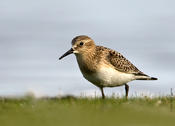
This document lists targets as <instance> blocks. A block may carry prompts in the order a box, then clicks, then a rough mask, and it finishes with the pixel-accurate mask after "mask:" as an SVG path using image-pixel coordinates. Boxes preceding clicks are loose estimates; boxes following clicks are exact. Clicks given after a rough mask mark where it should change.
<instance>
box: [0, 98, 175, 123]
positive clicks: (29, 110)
mask: <svg viewBox="0 0 175 126" xmlns="http://www.w3.org/2000/svg"><path fill="white" fill-rule="evenodd" d="M172 104H175V99H174V100H173V102H172ZM170 106H171V99H170V98H167V97H164V98H154V99H150V98H133V99H129V100H128V101H127V100H125V99H114V98H109V99H105V100H102V99H87V98H71V97H66V98H61V99H58V98H52V99H51V98H45V99H34V98H30V97H26V98H21V99H3V98H1V99H0V126H98V125H100V126H171V125H172V126H174V125H175V107H174V106H172V112H171V110H170ZM173 109H174V110H173Z"/></svg>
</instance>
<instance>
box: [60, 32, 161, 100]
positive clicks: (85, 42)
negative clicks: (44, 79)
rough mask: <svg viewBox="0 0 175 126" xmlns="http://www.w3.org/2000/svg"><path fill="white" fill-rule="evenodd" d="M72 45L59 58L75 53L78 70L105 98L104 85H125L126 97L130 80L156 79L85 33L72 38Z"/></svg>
mask: <svg viewBox="0 0 175 126" xmlns="http://www.w3.org/2000/svg"><path fill="white" fill-rule="evenodd" d="M71 43H72V47H71V49H69V50H68V51H67V52H66V53H64V54H63V55H62V56H61V57H60V58H59V60H61V59H62V58H64V57H66V56H67V55H70V54H75V56H76V60H77V63H78V65H79V68H80V71H81V73H82V74H83V76H84V78H85V79H86V80H88V81H89V82H91V83H92V84H94V85H95V86H97V87H98V88H99V89H100V91H101V95H102V99H104V98H105V94H104V90H103V89H104V88H105V87H118V86H125V97H126V99H127V98H128V92H129V85H128V84H127V83H128V82H130V81H134V80H157V79H158V78H155V77H151V76H148V75H146V74H144V73H143V72H142V71H140V70H139V69H138V68H137V67H136V66H134V65H133V64H132V63H131V62H130V61H129V60H128V59H126V58H125V57H124V56H123V55H122V54H121V53H119V52H117V51H115V50H113V49H110V48H107V47H104V46H98V45H96V44H95V42H94V40H93V39H91V38H90V37H89V36H86V35H79V36H76V37H75V38H73V39H72V42H71Z"/></svg>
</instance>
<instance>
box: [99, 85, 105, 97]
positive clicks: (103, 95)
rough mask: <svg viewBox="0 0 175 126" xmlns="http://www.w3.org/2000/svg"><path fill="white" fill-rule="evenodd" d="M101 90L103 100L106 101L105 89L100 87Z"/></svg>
mask: <svg viewBox="0 0 175 126" xmlns="http://www.w3.org/2000/svg"><path fill="white" fill-rule="evenodd" d="M100 90H101V94H102V99H105V94H104V92H103V87H100Z"/></svg>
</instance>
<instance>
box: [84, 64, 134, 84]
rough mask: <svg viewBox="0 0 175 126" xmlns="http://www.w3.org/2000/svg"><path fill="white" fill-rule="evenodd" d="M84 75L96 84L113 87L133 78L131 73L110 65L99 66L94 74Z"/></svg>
mask: <svg viewBox="0 0 175 126" xmlns="http://www.w3.org/2000/svg"><path fill="white" fill-rule="evenodd" d="M83 75H84V77H85V78H86V79H87V80H89V81H90V82H92V83H93V84H95V85H97V86H103V87H115V86H121V85H124V84H126V83H128V82H130V81H132V80H134V79H135V78H134V75H133V74H127V73H122V72H120V71H117V70H115V69H114V68H112V67H105V66H104V67H101V68H100V69H99V70H98V71H97V72H96V73H94V74H83Z"/></svg>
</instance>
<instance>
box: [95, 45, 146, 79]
mask: <svg viewBox="0 0 175 126" xmlns="http://www.w3.org/2000/svg"><path fill="white" fill-rule="evenodd" d="M96 50H98V51H97V52H99V54H100V53H101V55H104V54H102V53H105V55H106V60H107V61H108V62H110V63H111V65H113V66H114V67H115V69H116V70H118V71H121V72H125V73H131V74H135V75H143V76H147V75H146V74H144V73H143V72H141V71H140V70H139V69H138V68H137V67H135V66H134V65H133V64H132V63H131V62H130V61H129V60H127V59H126V58H125V57H124V56H123V55H122V54H120V53H119V52H116V51H114V50H111V49H109V48H106V47H103V46H96ZM100 50H101V51H100Z"/></svg>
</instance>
